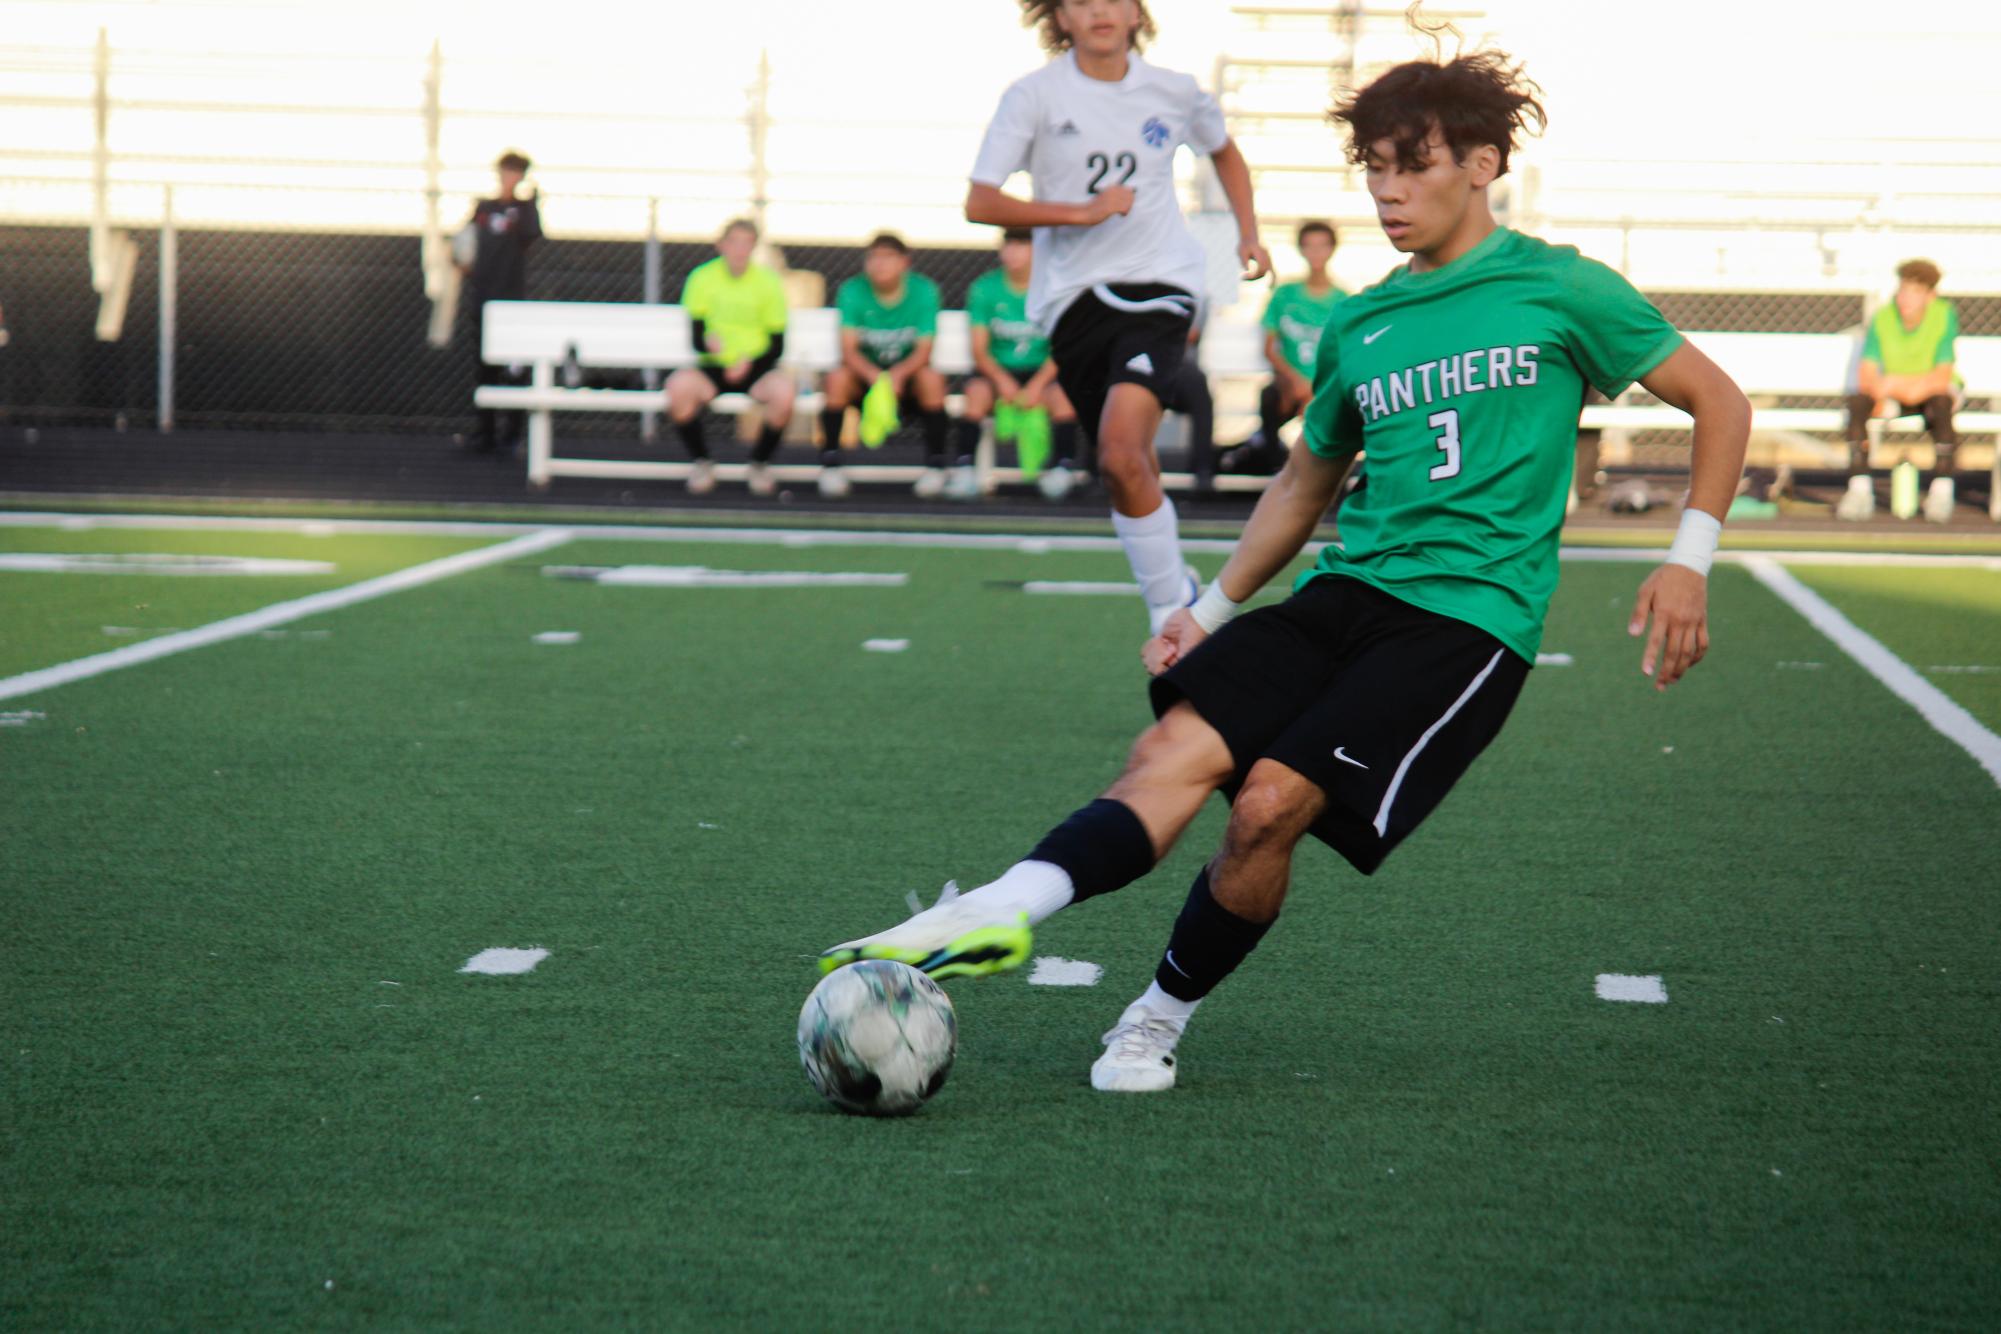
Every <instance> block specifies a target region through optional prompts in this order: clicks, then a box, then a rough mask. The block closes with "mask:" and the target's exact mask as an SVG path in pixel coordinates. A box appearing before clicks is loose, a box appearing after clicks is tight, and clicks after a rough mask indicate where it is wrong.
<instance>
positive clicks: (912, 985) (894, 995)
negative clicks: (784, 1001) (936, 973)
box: [799, 959, 959, 1116]
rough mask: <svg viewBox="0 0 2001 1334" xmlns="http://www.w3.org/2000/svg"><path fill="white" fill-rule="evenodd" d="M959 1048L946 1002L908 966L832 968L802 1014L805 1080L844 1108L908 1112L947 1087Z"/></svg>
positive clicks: (870, 962)
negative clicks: (946, 1083) (947, 1078)
mask: <svg viewBox="0 0 2001 1334" xmlns="http://www.w3.org/2000/svg"><path fill="white" fill-rule="evenodd" d="M958 1050H959V1020H958V1017H957V1016H956V1015H954V1014H953V1013H952V1001H951V998H950V997H948V996H946V994H945V992H944V989H943V988H942V987H940V986H939V985H938V984H937V983H936V982H933V981H932V980H931V979H930V978H928V977H926V976H925V975H924V974H922V973H920V972H918V971H917V970H916V969H915V968H912V967H911V966H910V965H909V964H902V963H893V962H891V961H890V960H887V959H864V960H862V961H861V962H859V963H851V964H849V965H848V966H847V967H845V968H836V969H835V970H834V971H833V972H831V973H829V974H827V976H825V977H824V978H822V979H820V985H819V986H817V987H814V988H813V994H812V995H810V996H808V997H807V998H806V1006H805V1008H804V1009H802V1010H801V1011H800V1012H799V1060H800V1063H801V1064H803V1065H804V1066H805V1067H806V1077H807V1078H808V1079H811V1080H812V1081H813V1087H814V1088H816V1089H818V1090H820V1092H821V1093H822V1094H824V1095H825V1096H826V1098H827V1100H828V1101H829V1102H831V1103H833V1104H834V1105H835V1106H836V1107H839V1108H841V1109H842V1110H843V1111H849V1112H859V1113H861V1114H862V1115H864V1116H907V1115H909V1114H910V1113H911V1112H914V1111H916V1110H917V1109H918V1108H919V1107H921V1106H923V1104H924V1101H925V1099H927V1098H929V1097H930V1096H931V1095H932V1094H934V1093H936V1092H937V1091H938V1090H939V1089H941V1088H943V1087H944V1086H945V1077H946V1076H947V1075H949V1074H951V1073H952V1058H953V1057H954V1056H955V1055H956V1054H957V1053H958Z"/></svg>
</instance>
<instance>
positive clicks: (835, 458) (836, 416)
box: [820, 408, 848, 463]
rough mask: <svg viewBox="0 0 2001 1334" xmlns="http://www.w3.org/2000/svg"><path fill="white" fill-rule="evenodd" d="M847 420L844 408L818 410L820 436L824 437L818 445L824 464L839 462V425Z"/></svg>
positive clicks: (846, 411)
mask: <svg viewBox="0 0 2001 1334" xmlns="http://www.w3.org/2000/svg"><path fill="white" fill-rule="evenodd" d="M847 418H848V410H847V409H846V408H821V409H820V434H821V435H822V436H823V437H825V439H824V441H823V442H822V444H821V445H820V459H821V461H822V462H824V463H839V462H840V461H841V424H842V423H843V422H845V421H846V420H847Z"/></svg>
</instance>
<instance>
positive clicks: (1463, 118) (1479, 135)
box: [1332, 51, 1548, 176]
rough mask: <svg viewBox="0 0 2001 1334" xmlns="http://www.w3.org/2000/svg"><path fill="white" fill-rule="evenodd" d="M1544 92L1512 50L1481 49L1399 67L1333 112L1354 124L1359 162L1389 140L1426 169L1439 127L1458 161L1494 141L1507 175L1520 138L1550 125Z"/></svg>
mask: <svg viewBox="0 0 2001 1334" xmlns="http://www.w3.org/2000/svg"><path fill="white" fill-rule="evenodd" d="M1541 95H1542V89H1540V88H1538V87H1537V86H1536V85H1535V84H1534V83H1533V82H1531V81H1530V80H1529V79H1528V78H1527V77H1525V76H1524V75H1523V73H1522V67H1521V66H1520V65H1518V64H1514V63H1512V62H1511V61H1510V60H1509V58H1508V57H1507V56H1506V55H1505V54H1504V53H1502V52H1499V51H1474V52H1472V53H1471V54H1467V55H1459V56H1454V57H1453V58H1452V59H1451V60H1442V59H1441V60H1411V61H1406V62H1405V63H1404V64H1401V65H1397V66H1395V67H1393V68H1391V69H1389V70H1387V71H1385V72H1384V73H1383V75H1382V76H1381V77H1380V78H1378V79H1376V80H1375V81H1374V82H1373V83H1371V84H1370V85H1369V86H1368V87H1366V88H1363V89H1362V90H1360V91H1359V92H1355V93H1351V94H1350V95H1349V96H1348V97H1347V98H1346V99H1345V100H1344V101H1342V103H1341V104H1340V105H1339V106H1337V107H1335V108H1334V111H1333V113H1332V115H1333V119H1335V120H1337V121H1340V122H1343V123H1345V124H1346V125H1347V127H1348V160H1349V161H1350V162H1353V163H1355V164H1357V165H1358V166H1359V165H1366V164H1367V162H1368V157H1369V149H1370V148H1371V146H1373V145H1374V144H1376V143H1378V142H1380V141H1382V140H1384V139H1388V140H1390V141H1392V142H1393V143H1394V144H1395V145H1396V154H1397V165H1398V166H1400V167H1402V168H1403V169H1404V170H1405V171H1422V170H1423V169H1424V166H1425V162H1426V160H1427V157H1426V153H1425V144H1426V143H1427V142H1428V141H1429V140H1430V138H1431V131H1432V127H1434V126H1436V127H1437V128H1438V131H1439V132H1440V133H1441V134H1442V135H1444V136H1445V142H1446V144H1447V145H1448V146H1449V147H1450V148H1451V149H1452V160H1453V161H1455V162H1464V161H1465V160H1466V154H1467V153H1468V152H1470V151H1472V150H1473V149H1475V148H1478V147H1480V146H1481V145H1482V144H1492V145H1493V146H1494V147H1495V148H1497V149H1499V150H1500V154H1501V169H1500V171H1499V172H1497V173H1495V174H1496V175H1500V176H1505V175H1507V173H1508V154H1509V152H1510V151H1512V150H1513V149H1514V148H1515V147H1516V146H1517V145H1516V136H1517V135H1519V134H1521V133H1523V132H1525V131H1527V132H1531V133H1540V132H1541V130H1542V129H1543V127H1544V126H1545V125H1547V124H1548V117H1547V115H1546V114H1545V113H1544V111H1543V107H1542V101H1541ZM1531 125H1533V126H1534V129H1533V130H1532V131H1531V130H1530V126H1531Z"/></svg>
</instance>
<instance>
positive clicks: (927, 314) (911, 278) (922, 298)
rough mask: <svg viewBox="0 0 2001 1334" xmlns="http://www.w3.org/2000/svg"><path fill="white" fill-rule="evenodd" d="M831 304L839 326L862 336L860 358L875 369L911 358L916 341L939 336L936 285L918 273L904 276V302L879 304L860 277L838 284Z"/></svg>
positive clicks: (863, 277) (871, 288)
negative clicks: (838, 287) (839, 320)
mask: <svg viewBox="0 0 2001 1334" xmlns="http://www.w3.org/2000/svg"><path fill="white" fill-rule="evenodd" d="M834 304H835V305H836V306H838V307H839V308H840V311H841V327H842V328H843V329H853V330H855V331H856V332H857V333H858V334H860V335H861V340H862V355H863V356H864V357H867V358H868V359H869V360H870V361H872V362H874V363H875V364H876V365H878V366H885V367H886V366H894V365H895V364H896V363H897V362H899V361H902V360H903V359H904V358H905V357H907V356H909V355H910V353H911V351H912V350H913V349H915V348H916V346H917V340H918V339H920V338H933V337H936V336H937V333H938V310H939V305H940V302H939V297H938V284H937V283H934V282H932V281H931V280H930V279H929V278H926V277H925V276H924V275H923V274H921V273H912V274H909V275H906V276H905V278H904V280H903V299H902V300H901V301H898V302H897V303H896V304H895V305H893V306H885V305H884V304H882V301H881V299H880V298H878V297H877V296H876V294H875V288H873V287H871V286H870V285H869V280H868V278H867V276H866V275H863V274H857V275H855V276H854V277H852V278H850V279H848V280H847V281H846V282H844V283H842V284H841V290H840V292H839V293H837V294H836V295H835V297H834Z"/></svg>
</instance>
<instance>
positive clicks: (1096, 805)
mask: <svg viewBox="0 0 2001 1334" xmlns="http://www.w3.org/2000/svg"><path fill="white" fill-rule="evenodd" d="M1022 860H1023V861H1032V862H1049V863H1051V864H1052V865H1055V866H1060V867H1062V868H1063V871H1064V873H1065V874H1067V875H1068V876H1069V877H1070V884H1071V885H1072V886H1073V887H1074V888H1075V889H1076V892H1077V901H1082V900H1084V899H1088V898H1090V897H1091V896H1093V895H1095V894H1109V893H1111V892H1112V891H1113V890H1115V889H1124V888H1125V887H1126V886H1127V885H1130V884H1131V883H1132V882H1133V881H1135V880H1137V879H1139V878H1140V877H1141V876H1143V875H1145V874H1146V873H1147V872H1148V871H1151V870H1152V869H1153V866H1154V863H1155V862H1156V861H1158V860H1159V858H1157V857H1156V856H1154V852H1153V836H1152V835H1151V834H1149V833H1147V832H1146V826H1145V825H1143V824H1141V823H1140V818H1139V816H1137V815H1135V814H1133V808H1132V807H1130V806H1128V805H1126V804H1125V803H1124V802H1123V801H1114V800H1112V799H1111V798H1110V797H1099V798H1098V799H1097V800H1096V801H1094V802H1092V803H1091V804H1090V805H1088V806H1083V807H1079V808H1078V809H1077V810H1075V811H1073V812H1071V815H1070V818H1069V819H1067V820H1065V821H1064V822H1063V823H1062V824H1060V825H1057V826H1056V827H1055V828H1054V829H1052V830H1050V831H1049V832H1048V833H1047V834H1044V835H1043V836H1042V841H1041V842H1040V843H1038V844H1036V845H1035V851H1033V852H1031V853H1029V854H1028V856H1026V857H1024V858H1023V859H1022Z"/></svg>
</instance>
